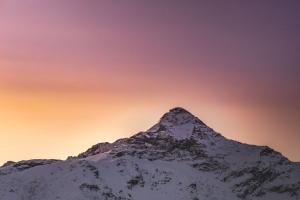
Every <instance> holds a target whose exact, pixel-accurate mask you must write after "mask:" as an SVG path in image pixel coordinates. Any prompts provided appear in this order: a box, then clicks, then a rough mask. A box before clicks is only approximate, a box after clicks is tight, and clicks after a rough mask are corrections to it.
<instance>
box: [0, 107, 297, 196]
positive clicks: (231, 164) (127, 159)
mask: <svg viewBox="0 0 300 200" xmlns="http://www.w3.org/2000/svg"><path fill="white" fill-rule="evenodd" d="M0 199H1V200H54V199H55V200H57V199H59V200H100V199H118V200H119V199H120V200H129V199H133V200H136V199H137V200H140V199H143V200H157V199H170V200H171V199H172V200H174V199H193V200H196V199H198V200H200V199H201V200H203V199H205V200H212V199H216V200H221V199H223V200H238V199H247V200H251V199H255V200H256V199H257V200H261V199H265V200H266V199H272V200H277V199H278V200H279V199H280V200H282V199H285V200H289V199H300V163H297V162H291V161H289V160H288V159H287V158H285V157H284V156H282V155H281V154H280V153H279V152H277V151H274V150H273V149H271V148H269V147H267V146H255V145H248V144H242V143H240V142H237V141H233V140H229V139H226V138H225V137H223V136H222V135H221V134H219V133H216V132H215V131H214V130H213V129H211V128H209V127H208V126H207V125H206V124H204V123H203V122H202V121H201V120H200V119H198V118H197V117H195V116H193V115H192V114H191V113H189V112H188V111H186V110H184V109H183V108H174V109H172V110H170V111H169V112H168V113H166V114H164V115H163V117H162V118H161V119H160V120H159V121H158V123H157V124H155V125H154V126H153V127H151V128H150V129H149V130H148V131H145V132H140V133H138V134H136V135H133V136H132V137H130V138H124V139H120V140H117V141H116V142H114V143H99V144H96V145H94V146H92V147H91V148H90V149H88V150H87V151H86V152H84V153H81V154H79V155H78V156H75V157H68V158H67V160H65V161H62V160H29V161H21V162H16V163H15V162H12V161H9V162H7V163H6V164H4V165H3V166H2V167H1V168H0Z"/></svg>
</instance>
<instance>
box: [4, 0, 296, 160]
mask: <svg viewBox="0 0 300 200" xmlns="http://www.w3.org/2000/svg"><path fill="white" fill-rule="evenodd" d="M129 2H131V1H129ZM129 2H128V3H124V2H119V3H118V4H117V3H114V2H102V3H101V2H98V1H91V2H90V4H87V3H85V2H83V1H77V0H75V1H72V3H70V2H69V1H64V2H61V1H58V0H53V1H43V2H40V1H37V0H31V1H28V2H26V3H25V2H20V1H15V0H12V1H8V0H4V1H0V136H1V140H0V150H1V152H2V153H1V154H0V165H1V163H4V162H6V161H8V160H13V161H19V160H26V159H35V158H56V159H66V158H67V156H74V155H78V154H79V153H81V152H83V151H85V150H87V149H88V148H90V147H91V146H92V145H94V144H96V143H100V142H114V141H115V140H117V139H119V138H122V137H130V136H132V135H134V134H136V133H138V132H139V131H144V130H147V129H148V128H150V127H151V126H152V125H153V124H154V123H156V122H157V121H158V120H159V118H160V117H161V116H162V115H163V114H164V113H165V112H168V111H169V110H170V109H171V108H173V107H178V106H179V107H183V108H185V109H187V110H188V111H190V112H191V113H192V114H194V115H195V116H197V117H199V118H200V119H201V120H203V121H204V122H205V123H206V124H207V125H208V126H210V127H211V128H213V129H214V130H216V131H217V132H220V133H221V134H222V135H224V136H225V137H227V138H230V139H234V140H238V141H241V142H244V143H249V144H255V145H268V146H270V147H271V148H274V149H275V150H277V151H279V152H281V153H282V154H283V155H284V156H286V157H288V158H289V159H290V160H293V161H300V147H299V142H300V124H299V122H298V121H299V119H300V105H299V102H300V84H299V77H298V76H299V74H300V71H299V65H298V64H299V62H298V61H299V58H298V57H299V56H298V55H297V54H296V53H295V52H299V51H300V49H299V47H300V44H299V41H300V40H298V37H299V35H300V30H298V29H296V28H295V27H296V26H295V24H297V21H293V20H294V15H299V12H298V10H297V9H296V8H297V6H294V5H289V4H286V5H274V7H272V8H271V7H269V8H261V7H259V6H256V5H254V4H251V5H246V4H247V3H245V2H240V3H235V4H234V6H233V5H231V4H230V3H229V4H224V5H223V6H222V9H221V10H220V9H219V7H217V6H216V5H214V4H213V3H209V2H206V3H205V2H202V3H201V2H190V3H185V2H181V1H178V2H176V3H175V2H174V4H172V5H171V4H169V3H167V2H164V3H163V2H161V3H158V2H155V1H153V2H152V1H149V2H135V3H133V2H131V3H129ZM221 4H222V3H221ZM284 6H285V8H286V9H285V10H287V11H289V12H285V10H284V9H282V7H284ZM277 9H280V10H281V9H282V13H281V12H280V13H278V12H277ZM294 9H295V10H294ZM241 13H244V15H243V16H241ZM253 13H256V14H259V16H256V14H255V16H254V15H253ZM224 16H227V18H226V17H224ZM269 16H272V17H269ZM237 19H239V20H237ZM258 19H259V20H258ZM268 20H273V21H272V22H273V23H269V21H268ZM287 22H289V23H287ZM266 24H267V25H268V26H266ZM282 27H285V30H286V32H280V31H278V30H281V29H282ZM298 33H299V34H298ZM297 42H298V43H297ZM298 44H299V45H298Z"/></svg>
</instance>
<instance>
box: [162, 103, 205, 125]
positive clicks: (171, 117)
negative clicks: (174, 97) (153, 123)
mask: <svg viewBox="0 0 300 200" xmlns="http://www.w3.org/2000/svg"><path fill="white" fill-rule="evenodd" d="M159 124H162V125H166V126H170V125H171V126H178V125H183V124H202V125H205V124H204V123H203V122H202V121H201V120H200V119H198V118H197V117H195V116H194V115H193V114H191V113H190V112H188V111H187V110H185V109H184V108H181V107H176V108H173V109H171V110H170V111H169V112H167V113H166V114H164V115H163V116H162V117H161V118H160V120H159Z"/></svg>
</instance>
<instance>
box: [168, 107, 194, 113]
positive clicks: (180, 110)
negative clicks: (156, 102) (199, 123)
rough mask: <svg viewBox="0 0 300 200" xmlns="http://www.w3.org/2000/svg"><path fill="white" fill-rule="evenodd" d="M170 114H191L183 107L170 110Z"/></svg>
mask: <svg viewBox="0 0 300 200" xmlns="http://www.w3.org/2000/svg"><path fill="white" fill-rule="evenodd" d="M170 112H172V113H175V114H178V113H187V114H191V113H190V112H188V111H187V110H185V109H184V108H181V107H176V108H173V109H171V110H170Z"/></svg>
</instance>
